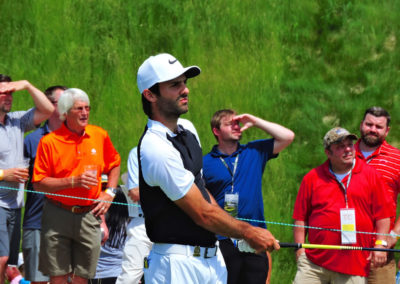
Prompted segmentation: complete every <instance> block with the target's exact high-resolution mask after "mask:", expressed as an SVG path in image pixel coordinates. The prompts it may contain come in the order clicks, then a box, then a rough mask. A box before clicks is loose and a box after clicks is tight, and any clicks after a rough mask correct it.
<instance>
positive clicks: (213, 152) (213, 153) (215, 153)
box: [210, 142, 245, 158]
mask: <svg viewBox="0 0 400 284" xmlns="http://www.w3.org/2000/svg"><path fill="white" fill-rule="evenodd" d="M244 148H245V146H244V145H242V144H239V142H238V148H237V149H236V151H235V152H233V153H232V154H230V155H227V154H224V153H222V152H221V151H220V150H219V149H218V144H217V145H214V146H213V148H212V150H211V152H210V154H211V156H213V157H217V158H218V157H223V158H226V157H235V156H237V155H238V154H240V153H241V152H242V151H243V149H244Z"/></svg>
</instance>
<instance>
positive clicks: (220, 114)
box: [210, 109, 236, 141]
mask: <svg viewBox="0 0 400 284" xmlns="http://www.w3.org/2000/svg"><path fill="white" fill-rule="evenodd" d="M228 115H236V111H234V110H233V109H221V110H218V111H216V112H215V113H214V115H213V116H212V118H211V121H210V126H211V131H213V129H214V128H217V129H219V128H220V127H221V120H222V119H223V118H224V117H225V116H228ZM213 133H214V132H213ZM214 136H215V134H214ZM215 139H217V141H218V137H217V136H215Z"/></svg>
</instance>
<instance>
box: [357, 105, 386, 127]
mask: <svg viewBox="0 0 400 284" xmlns="http://www.w3.org/2000/svg"><path fill="white" fill-rule="evenodd" d="M367 114H371V115H373V116H376V117H380V116H384V117H386V126H389V124H390V114H389V113H388V112H387V110H386V109H384V108H382V107H378V106H373V107H370V108H369V109H367V110H366V111H365V113H364V118H363V121H364V120H365V117H366V116H367Z"/></svg>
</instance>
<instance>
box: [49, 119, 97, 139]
mask: <svg viewBox="0 0 400 284" xmlns="http://www.w3.org/2000/svg"><path fill="white" fill-rule="evenodd" d="M88 130H90V127H89V125H87V126H86V128H85V132H84V133H83V135H78V134H76V133H75V132H72V131H71V130H69V129H68V127H67V126H66V125H65V123H63V124H61V127H60V128H59V129H57V130H56V131H54V132H56V133H57V134H58V135H59V136H61V137H62V138H63V140H65V141H68V140H70V141H71V140H72V141H74V142H75V141H78V140H80V139H82V138H89V137H90V134H89V133H88Z"/></svg>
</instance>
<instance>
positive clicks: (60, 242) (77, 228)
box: [39, 201, 101, 278]
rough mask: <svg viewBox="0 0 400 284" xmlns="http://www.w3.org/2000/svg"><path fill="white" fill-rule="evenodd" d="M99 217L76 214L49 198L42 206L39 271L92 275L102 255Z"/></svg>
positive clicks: (54, 273) (82, 275) (51, 273)
mask: <svg viewBox="0 0 400 284" xmlns="http://www.w3.org/2000/svg"><path fill="white" fill-rule="evenodd" d="M100 223H101V219H100V217H95V216H94V215H93V214H92V213H90V212H88V213H83V214H75V213H72V212H70V211H67V210H65V209H62V208H60V207H57V206H56V205H54V204H52V203H50V202H48V201H46V202H45V205H44V207H43V215H42V232H41V239H40V253H39V270H40V271H41V272H42V273H43V274H45V275H50V276H62V275H66V274H69V273H71V272H73V273H74V274H75V275H77V276H80V277H83V278H93V277H94V275H95V273H96V266H97V260H98V258H99V255H100V242H101V240H100V238H101V234H100Z"/></svg>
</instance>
